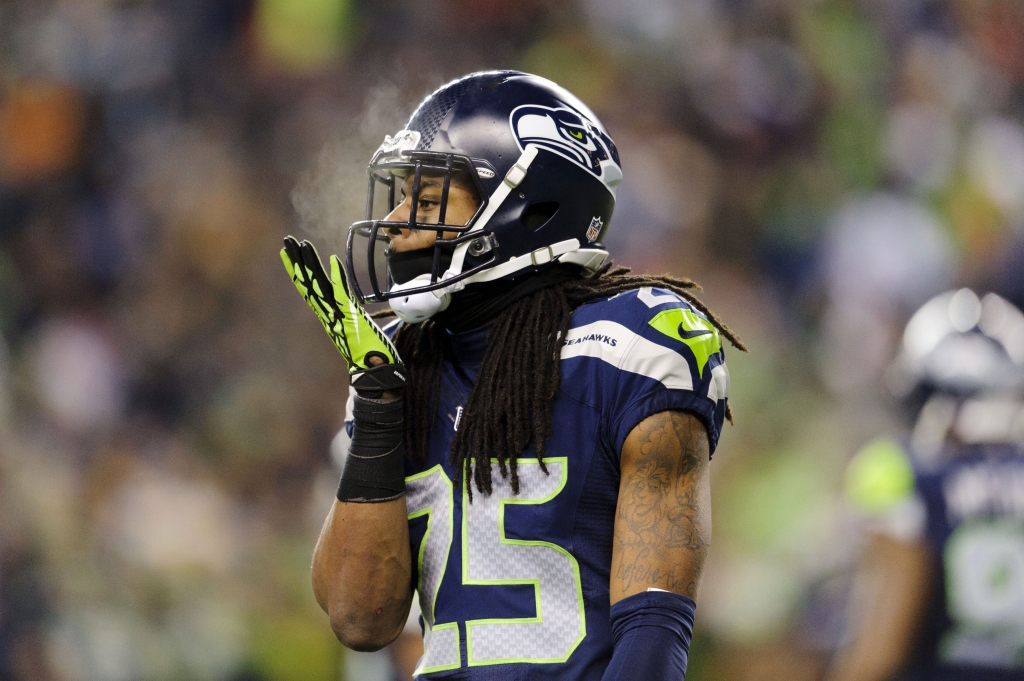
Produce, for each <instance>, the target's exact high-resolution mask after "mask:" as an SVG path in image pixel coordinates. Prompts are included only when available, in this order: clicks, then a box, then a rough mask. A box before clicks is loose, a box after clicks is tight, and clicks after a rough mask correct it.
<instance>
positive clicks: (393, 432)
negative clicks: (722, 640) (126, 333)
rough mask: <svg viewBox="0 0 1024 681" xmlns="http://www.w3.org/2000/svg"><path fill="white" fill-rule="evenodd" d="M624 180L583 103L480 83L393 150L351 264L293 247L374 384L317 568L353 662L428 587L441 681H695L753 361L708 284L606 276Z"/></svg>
mask: <svg viewBox="0 0 1024 681" xmlns="http://www.w3.org/2000/svg"><path fill="white" fill-rule="evenodd" d="M621 179H622V171H621V169H620V165H619V158H618V153H617V151H616V149H615V145H614V143H613V142H612V140H611V138H610V137H609V136H608V133H607V132H606V131H605V129H604V127H603V126H602V125H601V123H600V122H599V121H598V119H597V117H596V116H595V115H594V114H593V113H592V112H591V111H590V110H589V109H588V108H587V107H586V106H585V105H584V104H583V103H582V102H581V101H580V100H579V99H577V98H576V97H575V96H573V95H572V94H571V93H569V92H567V91H566V90H564V89H562V88H561V87H559V86H557V85H555V84H554V83H552V82H550V81H547V80H544V79H542V78H539V77H536V76H531V75H528V74H524V73H519V72H514V71H501V72H484V73H475V74H471V75H469V76H466V77H464V78H461V79H459V80H456V81H454V82H452V83H449V84H447V85H445V86H443V87H442V88H440V89H439V90H437V91H436V92H434V93H433V94H431V95H430V96H429V97H427V98H426V100H424V101H423V103H422V104H421V105H420V106H419V107H418V108H417V109H416V111H415V112H414V113H413V114H412V117H411V118H410V120H409V122H408V123H407V124H406V126H405V128H404V129H403V130H401V131H400V132H398V133H397V134H396V135H395V136H393V137H392V136H388V137H387V138H386V139H385V141H384V143H383V144H382V145H381V147H380V149H379V150H378V151H377V152H376V153H375V154H374V156H373V158H372V160H371V162H370V166H369V190H368V192H369V193H368V197H367V219H366V220H365V221H362V222H357V223H356V224H354V225H353V226H352V227H351V229H350V232H349V243H348V249H347V252H348V262H347V271H346V269H345V268H343V267H342V266H341V263H340V262H339V259H338V258H337V256H332V257H331V267H330V274H329V275H328V274H327V273H326V272H325V271H324V270H323V268H322V267H321V265H320V260H319V258H318V257H317V254H316V252H315V250H314V249H313V247H312V245H310V244H309V243H308V242H304V243H301V244H300V243H297V242H296V241H295V240H294V239H291V238H290V237H289V238H288V239H286V240H285V248H284V250H283V251H282V258H283V260H284V263H285V267H286V268H287V269H288V272H289V273H290V275H291V276H292V279H293V281H294V282H295V285H296V287H297V288H298V289H299V292H300V293H302V295H303V296H304V297H306V299H307V302H308V303H309V304H310V306H311V307H312V308H313V310H314V311H315V312H316V313H317V315H318V316H319V317H320V319H321V321H322V322H323V324H324V326H325V328H326V329H327V331H328V333H329V335H330V336H331V338H332V339H333V340H334V342H335V344H336V345H337V346H338V349H339V350H340V351H341V352H342V354H343V355H344V356H345V358H346V360H347V361H348V362H349V368H350V372H351V378H352V381H351V382H352V388H353V391H354V395H353V397H352V399H351V400H350V411H349V419H350V423H351V437H352V440H351V447H350V453H349V456H348V458H347V460H346V464H345V468H344V472H343V474H342V478H341V483H340V485H339V488H338V494H337V497H338V500H337V503H335V504H334V507H333V509H332V510H331V511H330V513H329V515H328V517H327V520H326V522H325V524H324V527H323V531H322V533H321V535H320V539H319V542H318V544H317V547H316V550H315V552H314V557H313V588H314V592H315V595H316V598H317V601H318V602H319V603H320V605H321V606H322V607H323V608H324V610H325V611H327V613H328V614H329V615H330V621H331V626H332V627H333V629H334V632H335V633H336V634H337V636H338V638H339V640H341V642H342V643H344V644H345V645H346V646H349V647H350V648H353V649H356V650H375V649H379V648H381V647H383V646H385V645H387V644H389V643H390V642H391V641H393V640H394V639H395V637H397V636H398V635H399V633H400V632H401V630H402V627H403V625H404V623H405V621H406V616H407V613H408V612H409V607H410V602H411V599H412V598H413V594H414V592H415V593H416V594H418V598H419V604H420V607H421V609H422V613H423V614H422V628H423V641H424V650H425V652H424V655H423V657H422V659H421V660H420V662H419V665H418V667H417V670H416V677H417V678H419V679H456V678H457V679H498V678H500V679H608V680H611V679H626V678H630V679H638V678H643V679H651V680H657V679H682V678H683V675H684V673H685V670H686V661H687V655H688V648H689V642H690V636H691V631H692V627H693V619H694V610H695V607H696V605H695V599H696V597H697V590H698V584H699V582H700V576H701V570H702V568H703V565H704V561H705V558H706V556H707V552H708V546H709V542H710V539H711V515H710V486H709V481H708V466H709V460H710V457H711V453H712V452H713V451H714V449H715V446H716V445H717V443H718V438H719V433H720V431H721V427H722V422H723V419H724V418H725V417H726V414H727V402H726V401H727V396H728V390H729V375H728V371H727V369H726V365H725V360H724V356H723V351H722V340H721V339H722V337H723V336H724V337H725V338H727V339H729V340H730V341H732V343H733V344H734V345H737V346H738V347H742V346H741V345H740V343H739V341H738V340H737V339H736V338H735V337H734V336H733V335H732V334H731V333H730V331H729V330H728V329H727V328H726V327H725V326H723V325H722V323H721V322H719V321H718V320H717V318H716V317H715V316H714V315H713V314H712V313H711V312H710V311H709V310H708V309H707V308H706V307H704V306H703V305H702V304H701V303H700V302H698V301H697V300H696V299H695V298H694V297H693V293H692V291H693V289H694V288H695V285H694V284H693V283H692V282H690V281H688V280H682V279H675V278H671V277H647V276H632V275H629V274H628V270H626V269H625V268H617V269H612V268H611V265H610V263H608V264H606V262H605V261H606V259H607V257H608V253H607V251H606V250H605V249H604V246H603V245H602V239H603V237H604V235H605V233H606V231H607V229H608V223H609V221H610V219H611V215H612V209H613V207H614V204H615V193H616V189H617V187H618V185H619V183H620V181H621ZM385 195H386V198H387V200H386V201H384V197H385ZM377 206H379V207H380V212H379V213H375V210H376V208H375V207H377ZM385 206H386V207H385ZM385 212H386V213H387V215H386V216H383V215H384V213H385ZM382 216H383V219H381V217H382ZM364 301H367V302H384V301H386V302H388V303H390V306H391V308H392V309H393V310H394V312H395V313H396V314H397V316H398V317H399V321H396V322H395V323H393V324H392V325H390V326H388V327H387V329H386V331H381V330H379V329H378V327H377V326H376V325H375V324H374V322H373V321H372V320H371V319H370V317H369V316H368V315H367V313H366V312H364V311H363V308H362V307H361V305H360V303H361V302H364Z"/></svg>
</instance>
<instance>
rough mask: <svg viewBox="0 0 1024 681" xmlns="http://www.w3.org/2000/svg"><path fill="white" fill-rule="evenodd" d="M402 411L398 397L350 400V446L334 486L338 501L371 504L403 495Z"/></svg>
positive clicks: (402, 406)
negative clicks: (351, 425)
mask: <svg viewBox="0 0 1024 681" xmlns="http://www.w3.org/2000/svg"><path fill="white" fill-rule="evenodd" d="M403 409H404V405H403V401H402V398H400V397H399V398H397V399H394V400H374V399H367V398H364V397H360V396H359V395H355V396H354V397H353V405H352V417H353V428H352V443H351V444H350V445H349V448H348V458H347V459H346V460H345V470H344V472H343V473H342V474H341V483H340V484H339V485H338V501H356V502H362V503H372V502H379V501H391V500H392V499H397V498H399V497H400V496H402V495H403V494H405V421H404V418H403Z"/></svg>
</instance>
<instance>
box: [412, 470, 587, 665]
mask: <svg viewBox="0 0 1024 681" xmlns="http://www.w3.org/2000/svg"><path fill="white" fill-rule="evenodd" d="M545 464H546V465H547V469H548V474H545V473H544V472H543V471H542V470H541V468H540V464H539V463H538V462H537V460H536V459H524V460H520V461H519V494H518V495H513V494H512V489H511V485H510V483H509V481H508V480H506V479H505V478H503V477H502V476H501V473H500V471H499V470H498V464H497V463H496V462H495V463H492V464H491V465H492V471H491V473H492V480H493V483H492V485H493V486H492V493H491V494H490V495H489V496H484V495H482V494H479V493H477V494H475V495H474V496H473V502H472V503H469V499H468V491H467V490H466V489H465V485H466V484H471V483H464V484H463V506H462V508H463V518H462V583H463V584H472V585H494V586H503V585H514V584H528V585H532V586H533V589H534V602H535V604H536V605H535V607H536V615H535V616H534V617H523V618H505V619H501V618H493V619H481V620H470V621H468V622H466V651H467V656H468V664H469V666H471V667H472V666H478V665H488V664H505V663H513V662H520V663H534V664H538V663H555V662H564V661H566V660H567V659H569V656H570V655H571V654H572V652H573V650H575V649H576V646H577V645H579V643H580V641H582V640H583V638H584V636H586V620H585V617H584V610H583V586H582V582H581V581H580V571H579V565H578V564H577V562H576V559H575V558H573V557H572V555H570V554H569V552H568V551H566V550H565V549H563V548H562V547H560V546H558V545H556V544H553V543H551V542H546V541H540V540H532V539H509V538H508V537H507V534H506V529H507V528H506V527H505V511H506V507H507V506H508V505H510V504H511V505H540V504H545V503H547V502H549V501H551V500H552V499H554V498H555V497H556V496H558V494H559V493H560V492H561V491H562V489H563V488H564V487H565V482H566V477H567V475H568V466H567V464H566V459H565V458H552V459H545ZM406 487H407V490H408V500H407V503H408V507H409V518H410V519H411V518H415V517H419V516H422V515H425V514H429V520H428V524H427V532H426V534H425V535H424V538H423V542H422V543H421V545H420V552H419V566H420V570H419V573H420V582H419V585H418V587H417V588H418V591H419V597H420V607H421V608H422V610H423V619H424V624H425V625H426V626H425V634H424V640H423V643H424V648H425V653H424V656H423V659H422V660H421V661H420V666H419V668H417V670H416V673H417V674H423V673H427V672H431V671H440V670H442V669H453V668H456V667H458V666H460V658H459V631H458V624H457V623H454V622H452V623H447V624H436V623H435V621H434V605H435V601H436V598H437V591H438V588H439V587H440V584H441V578H442V576H443V574H444V570H445V567H446V566H447V563H448V555H449V553H450V549H451V542H452V540H453V532H452V530H453V508H454V504H453V503H452V502H453V498H452V496H453V494H452V483H451V481H450V480H449V479H448V477H447V476H446V475H445V474H444V471H443V470H442V469H441V467H440V466H435V467H434V468H432V469H430V470H429V471H426V472H424V473H420V474H418V475H415V476H412V477H410V478H407V479H406Z"/></svg>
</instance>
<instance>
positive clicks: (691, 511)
mask: <svg viewBox="0 0 1024 681" xmlns="http://www.w3.org/2000/svg"><path fill="white" fill-rule="evenodd" d="M637 435H639V437H638V438H637V440H636V441H634V442H633V443H631V444H633V445H634V446H638V449H635V450H634V451H635V452H636V454H634V461H633V462H632V463H633V466H632V467H631V468H629V469H627V470H623V476H624V477H623V480H622V484H621V488H620V493H619V494H620V496H619V504H618V511H617V516H618V522H617V523H616V531H615V543H616V547H615V548H616V556H617V559H616V561H615V565H613V566H612V575H613V577H614V578H616V579H618V580H619V581H620V582H621V585H622V588H623V589H625V590H626V591H630V590H631V587H641V588H647V587H649V586H654V587H657V588H662V589H668V590H669V591H674V592H676V593H682V594H686V595H689V596H695V595H696V590H697V583H696V580H697V578H698V576H699V573H700V568H701V566H702V565H703V562H704V558H705V557H706V556H707V551H708V547H709V544H710V538H711V518H710V508H709V506H708V499H707V498H706V495H704V496H702V495H701V488H700V482H701V477H702V475H703V473H704V470H705V468H706V467H707V465H708V458H709V457H708V438H707V433H706V431H705V430H704V427H703V426H702V425H701V423H700V421H699V420H697V418H695V417H694V416H693V415H690V414H685V413H682V412H673V411H667V412H662V413H660V414H656V415H654V416H652V417H650V418H647V419H645V420H644V421H643V422H642V423H641V424H640V425H639V426H638V432H637Z"/></svg>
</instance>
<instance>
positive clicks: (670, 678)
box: [602, 591, 697, 681]
mask: <svg viewBox="0 0 1024 681" xmlns="http://www.w3.org/2000/svg"><path fill="white" fill-rule="evenodd" d="M696 609H697V604H696V603H694V601H693V599H691V598H688V597H686V596H681V595H679V594H675V593H671V592H668V591H645V592H643V593H638V594H633V595H632V596H629V597H628V598H623V599H622V600H621V601H619V602H618V603H616V604H615V605H613V606H612V609H611V624H612V636H613V640H614V643H613V646H614V650H613V652H612V661H611V662H610V663H609V664H608V668H607V669H605V672H604V676H603V677H602V681H628V680H629V679H644V681H683V678H684V677H685V676H686V662H687V659H688V657H689V654H690V636H691V635H692V634H693V617H694V613H695V611H696Z"/></svg>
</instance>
